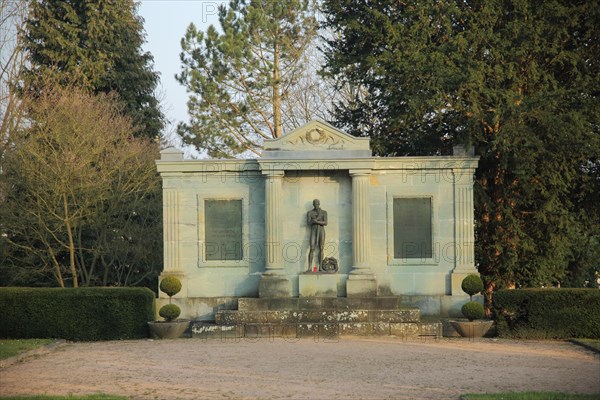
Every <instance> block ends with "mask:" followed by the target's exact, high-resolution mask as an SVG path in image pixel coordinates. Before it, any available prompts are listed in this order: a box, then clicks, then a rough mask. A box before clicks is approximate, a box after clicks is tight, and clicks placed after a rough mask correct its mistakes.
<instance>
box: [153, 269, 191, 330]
mask: <svg viewBox="0 0 600 400" xmlns="http://www.w3.org/2000/svg"><path fill="white" fill-rule="evenodd" d="M159 289H160V291H161V292H164V293H166V294H167V296H169V304H165V305H164V306H162V307H161V308H160V310H159V311H158V314H159V315H160V316H161V317H163V318H164V319H165V320H164V321H149V322H148V328H149V329H150V336H151V337H152V338H160V339H177V338H178V337H180V336H181V335H183V332H185V331H186V329H187V328H188V326H189V325H190V320H188V319H177V317H179V314H181V309H180V308H179V306H178V305H176V304H172V303H171V300H172V298H173V296H174V295H176V294H177V293H179V291H180V290H181V281H180V280H179V279H178V278H177V277H175V276H167V277H165V278H163V280H162V281H161V282H160V285H159Z"/></svg>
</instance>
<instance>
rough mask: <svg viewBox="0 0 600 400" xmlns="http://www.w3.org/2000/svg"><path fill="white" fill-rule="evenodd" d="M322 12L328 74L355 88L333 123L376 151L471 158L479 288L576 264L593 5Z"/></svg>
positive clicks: (538, 279) (586, 173) (594, 184)
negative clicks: (468, 150) (456, 150)
mask: <svg viewBox="0 0 600 400" xmlns="http://www.w3.org/2000/svg"><path fill="white" fill-rule="evenodd" d="M324 10H325V13H326V24H325V25H326V26H327V27H329V28H331V29H333V30H335V32H336V33H337V36H335V37H334V39H333V40H330V41H329V52H328V54H327V72H328V73H329V74H331V75H333V76H335V77H337V78H338V79H339V81H340V83H342V84H350V85H362V86H363V87H364V88H365V93H364V94H363V96H362V97H360V98H359V97H357V98H355V99H354V101H353V103H351V104H350V105H346V106H344V105H341V106H340V107H338V110H337V118H338V123H339V124H340V125H342V126H345V127H346V128H348V130H349V131H350V132H352V133H354V134H356V135H365V134H369V135H371V137H372V138H373V139H372V142H373V143H374V146H375V151H376V153H378V154H380V155H409V154H410V155H431V154H449V153H450V149H451V147H452V145H453V144H466V145H467V146H472V147H473V148H474V150H475V154H477V155H479V156H480V157H481V160H480V163H479V167H478V170H477V181H476V221H477V224H476V246H477V247H476V249H477V253H476V255H477V261H478V266H479V270H480V272H482V273H483V274H484V276H485V278H486V281H487V289H488V291H489V292H490V293H491V290H492V289H493V288H494V287H497V286H509V287H512V286H515V285H516V286H540V285H553V284H557V283H560V281H561V280H563V279H565V277H568V275H569V271H571V272H573V271H575V270H576V268H574V267H573V265H572V264H573V261H577V260H574V258H575V257H577V254H580V253H581V250H582V249H581V247H579V248H576V247H577V246H576V245H575V243H596V245H595V246H590V247H588V250H589V251H596V252H598V245H597V243H598V239H599V237H598V235H599V232H600V224H599V219H598V207H599V204H600V202H599V201H597V198H598V189H597V188H598V185H599V183H600V177H599V176H598V165H599V164H598V163H599V157H600V135H599V133H600V132H599V128H600V105H599V101H598V95H599V93H600V58H599V49H600V45H599V43H600V37H599V36H600V35H599V32H600V30H599V29H598V26H600V6H599V4H598V2H597V1H585V0H575V1H571V0H569V1H567V0H549V1H544V2H535V1H530V0H502V1H501V0H490V1H485V2H479V1H478V2H474V1H462V0H461V1H458V0H443V1H437V0H435V1H434V0H425V1H421V0H418V1H416V0H409V1H403V2H397V1H391V0H377V1H373V2H369V3H368V4H367V3H364V2H355V1H350V0H325V1H324ZM594 188H595V189H594ZM594 199H595V200H594ZM599 256H600V254H598V253H596V254H595V256H594V257H592V258H595V260H597V259H598V257H599ZM570 263H571V264H570ZM596 265H597V263H596Z"/></svg>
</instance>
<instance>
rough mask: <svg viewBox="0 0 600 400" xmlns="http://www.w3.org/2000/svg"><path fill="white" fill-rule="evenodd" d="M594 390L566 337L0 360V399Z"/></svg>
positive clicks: (126, 350) (203, 344)
mask: <svg viewBox="0 0 600 400" xmlns="http://www.w3.org/2000/svg"><path fill="white" fill-rule="evenodd" d="M504 391H518V392H521V391H560V392H577V393H598V394H599V398H600V355H598V354H596V353H593V352H591V351H589V350H586V349H583V348H581V347H579V346H576V345H574V344H571V343H568V342H548V341H508V340H498V339H480V340H477V341H468V340H466V339H460V338H444V339H440V340H437V341H436V340H433V339H428V340H427V341H421V340H418V339H414V340H409V341H404V340H401V339H395V338H389V337H385V338H342V339H339V340H337V341H332V340H325V341H324V340H314V339H311V338H305V339H300V340H297V339H294V340H284V339H281V338H275V339H273V340H269V339H266V338H263V339H258V340H252V341H250V340H245V339H241V340H238V341H234V340H228V341H221V340H217V339H211V340H207V341H203V340H200V339H177V340H155V341H152V340H138V341H111V342H93V343H66V344H63V345H60V346H57V347H55V348H53V349H48V350H46V351H42V352H38V353H34V354H33V355H31V356H28V357H25V358H24V359H23V360H21V361H19V362H13V363H12V364H11V363H10V362H8V363H5V365H4V366H0V396H8V395H25V394H90V393H109V394H117V395H123V396H127V397H129V398H131V399H341V398H347V399H457V398H458V397H459V396H460V395H461V394H464V393H482V392H491V393H493V392H504Z"/></svg>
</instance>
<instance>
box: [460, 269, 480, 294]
mask: <svg viewBox="0 0 600 400" xmlns="http://www.w3.org/2000/svg"><path fill="white" fill-rule="evenodd" d="M461 287H462V290H463V291H464V292H465V293H466V294H468V295H469V296H473V295H475V294H477V293H479V292H482V291H483V281H482V280H481V278H480V277H479V275H475V274H472V275H467V276H466V277H465V279H463V281H462V284H461Z"/></svg>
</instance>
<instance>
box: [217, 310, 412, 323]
mask: <svg viewBox="0 0 600 400" xmlns="http://www.w3.org/2000/svg"><path fill="white" fill-rule="evenodd" d="M419 321H420V313H419V309H418V308H406V309H397V310H325V309H322V310H285V311H284V310H280V311H275V310H270V311H241V310H237V311H236V310H222V311H217V313H216V314H215V322H216V323H217V325H236V324H255V323H259V324H265V323H275V324H286V323H361V322H371V323H375V322H386V323H398V322H419Z"/></svg>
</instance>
